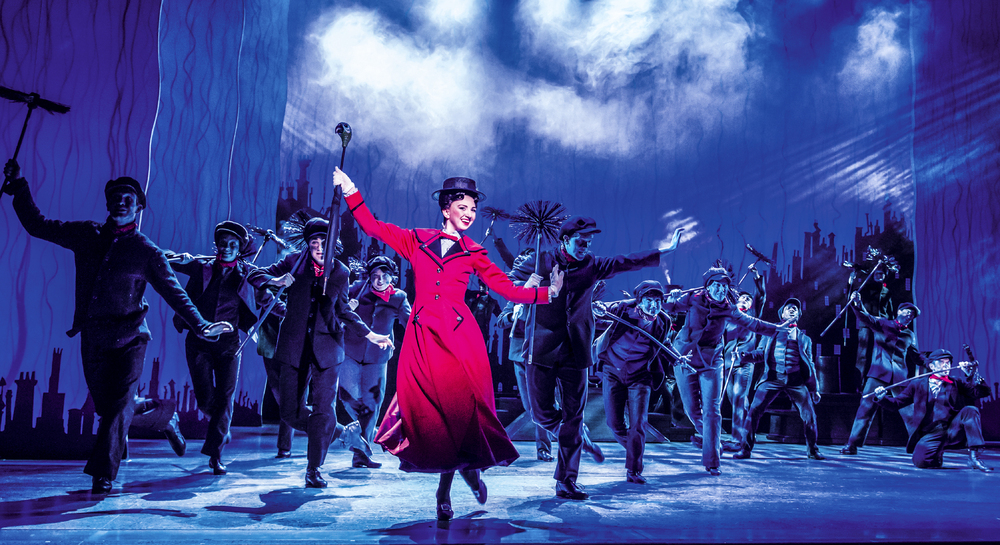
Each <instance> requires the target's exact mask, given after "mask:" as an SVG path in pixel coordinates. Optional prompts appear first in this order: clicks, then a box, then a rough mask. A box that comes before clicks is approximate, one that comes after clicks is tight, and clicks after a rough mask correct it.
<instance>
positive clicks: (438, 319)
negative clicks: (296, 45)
mask: <svg viewBox="0 0 1000 545" xmlns="http://www.w3.org/2000/svg"><path fill="white" fill-rule="evenodd" d="M333 183H334V185H335V186H340V187H341V188H342V189H343V191H344V196H345V199H346V202H347V204H348V206H350V208H351V212H352V213H353V214H354V219H355V220H357V222H358V224H359V225H360V226H361V229H362V230H364V232H365V233H366V234H368V235H369V236H371V237H374V238H376V239H378V240H381V241H382V242H384V243H386V244H388V245H389V246H390V247H392V249H394V250H395V251H396V253H398V254H399V255H401V256H403V257H405V258H406V259H407V260H409V261H410V264H411V265H412V267H413V272H414V276H415V279H416V298H415V300H414V302H413V312H412V313H411V315H410V321H409V323H407V326H406V335H405V337H404V338H403V345H402V347H401V348H400V354H399V369H398V371H397V376H396V396H395V397H394V398H393V400H392V402H391V403H390V405H389V408H388V411H387V412H386V415H385V418H384V419H383V420H382V423H381V425H380V426H379V430H378V433H377V434H376V438H375V441H376V442H377V443H379V444H381V445H382V446H383V447H384V448H385V449H387V450H388V451H389V452H391V453H392V454H394V455H396V456H397V457H398V458H399V460H400V469H402V470H403V471H417V472H424V473H440V474H441V481H440V484H439V485H438V490H437V515H438V519H439V520H448V519H450V518H451V517H452V515H453V513H452V509H451V482H452V479H453V478H454V476H455V471H459V472H460V473H461V474H462V477H463V478H464V479H465V481H466V482H467V483H469V487H470V488H472V491H473V493H474V494H475V495H476V499H477V500H478V501H479V502H480V503H485V502H486V485H485V483H483V481H482V479H481V477H480V474H479V473H480V470H482V469H486V468H488V467H492V466H506V465H508V464H510V463H511V462H513V461H514V460H516V459H517V457H518V454H517V450H515V448H514V445H512V444H511V442H510V439H508V437H507V433H506V432H505V431H504V429H503V426H502V425H500V421H499V420H497V416H496V409H495V402H494V399H493V379H492V376H491V375H490V363H489V359H488V358H487V354H486V344H485V342H484V340H483V335H482V332H481V331H480V329H479V326H478V325H477V324H476V320H475V319H474V318H473V316H472V313H471V312H470V311H469V307H468V306H466V304H465V291H466V288H467V286H468V283H469V276H470V275H472V274H475V275H477V276H478V277H479V278H480V279H482V280H483V281H485V282H486V284H487V285H488V286H489V287H490V289H492V290H493V291H494V292H496V293H497V294H499V295H500V296H501V297H503V298H505V299H507V300H509V301H513V302H515V303H539V304H545V303H548V302H549V300H550V299H552V298H555V297H557V296H558V294H559V289H560V288H561V287H562V280H563V273H561V272H560V271H559V270H558V269H556V270H554V271H553V273H552V279H551V284H552V285H551V286H549V287H547V288H537V287H527V286H529V285H534V286H537V285H538V284H539V283H540V280H541V278H539V277H535V278H532V279H531V280H529V282H528V283H526V284H525V287H518V286H515V285H514V284H513V283H512V282H511V281H510V280H509V279H508V278H507V275H505V274H504V273H503V272H502V271H501V270H500V269H499V268H498V267H497V266H496V265H494V264H493V263H492V262H491V261H490V260H489V258H488V257H487V255H486V250H485V249H484V248H483V247H482V246H480V245H479V244H476V243H475V242H474V241H473V240H471V239H470V238H469V237H465V236H462V232H463V231H465V230H466V229H468V228H469V227H471V226H472V222H473V221H475V219H476V203H478V202H479V201H480V200H483V198H485V195H483V194H482V193H480V192H479V191H477V190H476V182H475V181H474V180H471V179H469V178H448V179H447V180H445V181H444V186H443V187H442V189H440V190H439V191H435V192H434V194H433V197H434V198H437V199H438V203H439V204H440V206H441V214H442V215H443V216H444V226H443V229H401V228H399V227H397V226H395V225H392V224H390V223H384V222H381V221H379V220H377V219H375V217H374V216H373V215H372V213H371V211H369V210H368V207H367V206H366V205H365V203H364V200H363V199H362V197H361V194H360V193H358V191H357V188H355V187H354V184H353V183H352V182H351V179H350V178H348V177H347V175H346V174H344V173H343V172H342V171H341V170H340V169H337V170H336V171H335V172H334V175H333Z"/></svg>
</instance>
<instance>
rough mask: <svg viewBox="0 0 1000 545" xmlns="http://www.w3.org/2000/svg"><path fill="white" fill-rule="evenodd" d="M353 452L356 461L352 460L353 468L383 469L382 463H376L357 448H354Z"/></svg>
mask: <svg viewBox="0 0 1000 545" xmlns="http://www.w3.org/2000/svg"><path fill="white" fill-rule="evenodd" d="M351 451H352V452H353V453H354V459H353V460H351V467H367V468H368V469H378V468H380V467H382V464H381V463H380V462H376V461H374V460H372V459H371V458H369V457H368V456H366V455H365V453H364V452H361V451H360V450H358V449H356V448H352V449H351Z"/></svg>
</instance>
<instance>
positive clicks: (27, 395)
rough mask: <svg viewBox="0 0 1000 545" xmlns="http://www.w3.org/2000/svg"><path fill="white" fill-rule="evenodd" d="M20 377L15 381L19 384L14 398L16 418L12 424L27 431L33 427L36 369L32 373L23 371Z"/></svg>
mask: <svg viewBox="0 0 1000 545" xmlns="http://www.w3.org/2000/svg"><path fill="white" fill-rule="evenodd" d="M18 377H19V378H18V379H17V380H15V381H14V383H15V384H17V398H16V399H15V400H14V420H13V421H12V422H11V425H13V426H14V428H15V429H17V430H20V431H26V430H30V429H31V417H32V416H33V415H32V413H33V412H34V410H35V386H37V385H38V381H37V380H35V372H34V371H32V372H31V374H30V375H29V374H28V373H24V372H22V373H21V374H20V375H18Z"/></svg>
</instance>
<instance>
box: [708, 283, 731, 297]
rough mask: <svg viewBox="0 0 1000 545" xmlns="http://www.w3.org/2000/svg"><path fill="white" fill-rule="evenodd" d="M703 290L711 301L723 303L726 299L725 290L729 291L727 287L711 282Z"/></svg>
mask: <svg viewBox="0 0 1000 545" xmlns="http://www.w3.org/2000/svg"><path fill="white" fill-rule="evenodd" d="M705 289H706V290H707V291H708V296H709V297H711V298H712V300H713V301H723V300H725V299H726V290H727V289H729V286H728V285H727V284H723V283H722V282H718V281H715V280H713V281H712V282H711V283H710V284H709V285H708V287H706V288H705Z"/></svg>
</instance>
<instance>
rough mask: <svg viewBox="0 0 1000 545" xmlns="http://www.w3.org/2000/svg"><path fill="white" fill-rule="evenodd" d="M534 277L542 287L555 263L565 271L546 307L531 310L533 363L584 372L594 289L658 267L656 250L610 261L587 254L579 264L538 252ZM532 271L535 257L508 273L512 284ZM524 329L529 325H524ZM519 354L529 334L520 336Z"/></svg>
mask: <svg viewBox="0 0 1000 545" xmlns="http://www.w3.org/2000/svg"><path fill="white" fill-rule="evenodd" d="M540 259H541V261H540V266H539V268H538V274H540V275H541V276H542V286H548V285H549V273H551V272H552V267H553V266H554V265H556V264H557V263H558V264H559V270H561V271H565V272H566V277H565V278H564V279H563V287H562V291H560V292H559V297H556V298H555V299H553V300H552V301H551V302H550V303H549V304H547V305H537V306H536V307H535V312H536V313H537V316H536V318H535V354H534V358H533V360H532V361H533V363H536V364H540V365H555V364H557V363H559V364H563V365H565V366H566V367H569V368H574V369H587V368H589V367H590V366H591V365H593V364H594V356H593V352H592V345H593V343H594V312H593V309H592V308H591V306H592V305H593V302H594V284H596V283H597V281H598V280H604V279H607V278H611V277H612V276H615V275H616V274H619V273H623V272H629V271H636V270H639V269H642V268H645V267H655V266H657V265H659V264H660V251H659V250H647V251H645V252H637V253H634V254H629V255H620V256H615V257H594V256H593V255H588V256H587V257H585V258H583V259H582V260H580V261H567V259H566V256H565V255H564V254H563V252H562V250H561V249H560V248H555V249H553V250H546V251H544V252H542V253H541V256H540ZM533 272H535V257H534V256H532V257H530V258H528V259H527V260H526V261H525V262H524V263H522V264H521V265H520V266H519V267H518V268H516V269H514V270H513V271H511V273H510V277H511V279H512V280H514V281H520V282H526V281H527V280H528V277H529V276H531V273H533ZM529 327H530V326H529ZM525 337H526V338H525V341H524V343H525V353H526V351H527V346H528V342H529V341H530V337H531V336H530V335H526V336H525Z"/></svg>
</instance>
